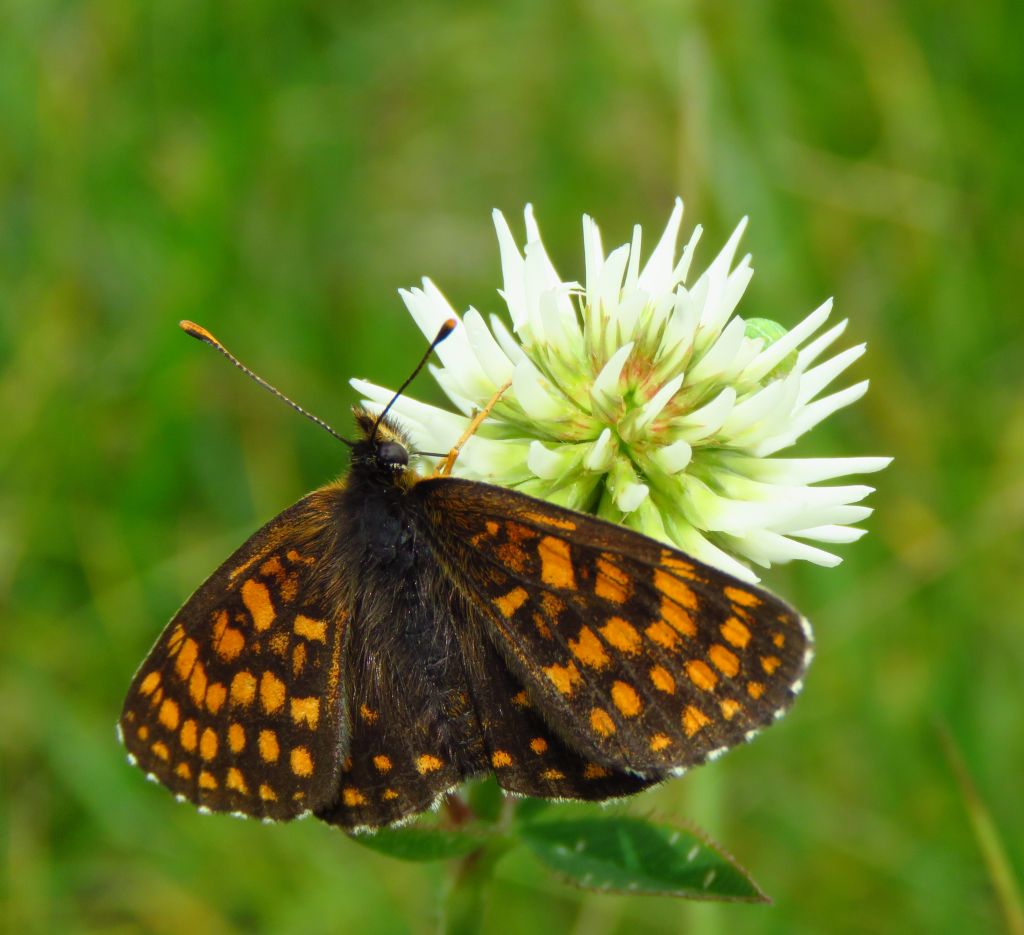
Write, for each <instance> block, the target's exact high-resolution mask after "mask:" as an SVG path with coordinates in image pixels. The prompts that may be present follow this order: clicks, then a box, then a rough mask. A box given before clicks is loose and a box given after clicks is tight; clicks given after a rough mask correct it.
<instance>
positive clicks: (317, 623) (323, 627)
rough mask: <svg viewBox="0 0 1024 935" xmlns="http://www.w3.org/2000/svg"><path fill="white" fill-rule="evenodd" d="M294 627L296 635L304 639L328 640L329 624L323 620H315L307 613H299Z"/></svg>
mask: <svg viewBox="0 0 1024 935" xmlns="http://www.w3.org/2000/svg"><path fill="white" fill-rule="evenodd" d="M292 629H293V630H294V631H295V635H296V636H301V637H302V638H303V639H304V640H316V642H318V643H326V642H327V624H326V623H324V621H323V620H314V619H313V618H312V617H307V616H306V615H305V614H297V615H296V617H295V623H294V624H292Z"/></svg>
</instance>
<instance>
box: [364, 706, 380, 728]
mask: <svg viewBox="0 0 1024 935" xmlns="http://www.w3.org/2000/svg"><path fill="white" fill-rule="evenodd" d="M359 716H360V717H361V718H362V719H363V720H364V721H366V723H367V724H373V723H374V722H375V721H376V720H377V718H378V717H380V715H379V714H378V713H377V712H376V711H374V710H373V708H371V707H369V706H367V705H364V704H362V705H360V706H359Z"/></svg>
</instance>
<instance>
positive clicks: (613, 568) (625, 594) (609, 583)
mask: <svg viewBox="0 0 1024 935" xmlns="http://www.w3.org/2000/svg"><path fill="white" fill-rule="evenodd" d="M594 593H595V594H596V595H597V596H598V597H603V598H604V599H605V600H606V601H611V602H612V603H613V604H624V603H625V602H626V601H627V600H628V599H629V595H630V594H631V593H632V582H631V581H630V578H629V575H627V574H626V573H625V572H624V571H623V570H622V569H621V568H619V566H618V565H616V564H615V563H614V562H613V561H612V560H611V556H608V555H602V556H601V558H599V559H598V560H597V578H596V579H595V581H594Z"/></svg>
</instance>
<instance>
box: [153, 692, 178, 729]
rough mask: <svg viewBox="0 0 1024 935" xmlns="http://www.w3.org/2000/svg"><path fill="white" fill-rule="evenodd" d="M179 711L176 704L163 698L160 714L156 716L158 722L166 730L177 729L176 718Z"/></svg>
mask: <svg viewBox="0 0 1024 935" xmlns="http://www.w3.org/2000/svg"><path fill="white" fill-rule="evenodd" d="M179 715H180V711H179V708H178V703H177V702H176V701H172V700H171V699H170V698H165V699H164V700H163V702H161V704H160V713H159V714H158V715H157V718H158V720H159V721H160V723H161V724H163V726H164V727H166V728H167V729H168V730H177V729H178V718H179Z"/></svg>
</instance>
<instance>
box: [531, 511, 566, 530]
mask: <svg viewBox="0 0 1024 935" xmlns="http://www.w3.org/2000/svg"><path fill="white" fill-rule="evenodd" d="M520 516H522V517H523V519H525V520H527V521H529V522H532V523H537V524H538V525H540V526H549V527H550V528H552V529H565V530H567V531H569V532H572V531H573V530H574V529H575V528H576V523H575V522H573V521H572V520H571V519H563V518H562V517H560V516H551V515H549V514H547V513H538V512H530V511H523V512H522V513H521V514H520Z"/></svg>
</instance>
